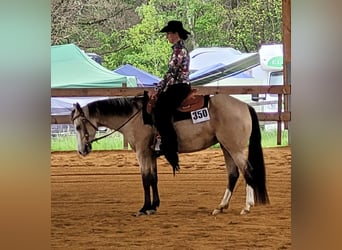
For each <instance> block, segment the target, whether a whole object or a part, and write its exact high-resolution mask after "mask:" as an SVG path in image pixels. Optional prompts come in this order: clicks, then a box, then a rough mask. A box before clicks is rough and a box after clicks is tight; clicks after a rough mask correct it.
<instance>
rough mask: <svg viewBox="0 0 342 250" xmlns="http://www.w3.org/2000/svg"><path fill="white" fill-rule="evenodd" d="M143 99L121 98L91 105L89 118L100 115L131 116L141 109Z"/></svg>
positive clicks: (104, 100)
mask: <svg viewBox="0 0 342 250" xmlns="http://www.w3.org/2000/svg"><path fill="white" fill-rule="evenodd" d="M140 103H141V98H139V97H133V98H132V97H120V98H109V99H103V100H98V101H94V102H91V103H89V104H88V105H87V106H88V110H89V116H96V115H97V114H99V115H104V116H106V115H119V116H123V115H130V114H132V113H133V111H134V109H139V108H141V105H140Z"/></svg>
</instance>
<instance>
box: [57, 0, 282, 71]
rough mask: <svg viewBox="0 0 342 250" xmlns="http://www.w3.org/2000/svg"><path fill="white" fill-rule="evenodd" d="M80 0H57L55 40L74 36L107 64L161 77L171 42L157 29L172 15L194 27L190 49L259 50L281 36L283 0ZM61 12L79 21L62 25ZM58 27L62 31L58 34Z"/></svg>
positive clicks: (74, 39)
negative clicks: (94, 0)
mask: <svg viewBox="0 0 342 250" xmlns="http://www.w3.org/2000/svg"><path fill="white" fill-rule="evenodd" d="M77 3H78V2H77V1H75V0H74V1H71V2H70V3H69V4H67V2H63V8H61V7H60V6H57V5H56V4H53V7H55V8H52V9H53V11H52V16H53V17H54V18H53V19H52V21H53V23H52V27H53V29H52V31H53V32H52V34H53V37H54V39H53V40H54V41H62V42H63V43H64V42H67V41H69V42H75V43H76V44H78V45H81V47H82V48H84V49H86V50H88V51H92V52H96V53H98V54H99V55H101V56H102V57H103V61H104V66H105V67H107V68H108V69H114V68H117V67H119V66H121V65H123V64H127V63H129V64H132V65H134V66H135V67H137V68H141V69H143V70H145V71H147V72H150V73H152V74H155V75H157V76H159V77H162V76H163V75H164V73H165V71H166V67H167V61H168V59H169V55H170V46H171V45H170V44H169V43H168V42H167V40H166V39H165V37H164V34H161V33H159V30H160V29H161V28H162V27H163V26H164V25H165V24H166V23H167V22H168V21H170V20H173V19H176V20H180V21H182V22H183V24H184V26H185V28H186V29H187V30H189V31H190V33H191V35H190V36H189V39H188V40H187V42H186V45H187V48H188V49H189V50H190V51H191V50H193V49H195V48H197V47H212V46H228V47H233V48H235V49H238V50H241V51H246V52H247V51H248V52H252V51H254V52H255V51H257V49H258V48H259V46H260V45H261V44H264V43H281V42H282V25H281V24H282V9H281V7H282V1H281V0H274V1H270V0H239V1H233V0H229V1H223V0H149V1H148V0H145V1H130V0H126V1H115V0H111V1H104V0H100V1H99V2H97V3H96V4H95V3H94V4H92V5H87V4H84V2H82V1H81V4H80V5H79V4H77ZM72 4H73V5H72ZM64 5H65V6H64ZM83 5H84V6H83ZM56 6H57V7H60V8H56ZM80 6H81V7H82V8H81V7H80ZM136 6H137V8H135V7H136ZM76 7H77V8H81V9H82V11H78V9H77V8H76ZM134 8H135V12H134V13H133V14H134V15H133V16H134V20H135V21H134V22H131V20H130V19H129V18H128V16H132V12H133V10H134ZM61 9H62V10H64V11H65V12H61V11H60V10H61ZM116 10H118V11H116ZM61 15H68V16H70V17H75V18H66V20H74V19H75V20H77V22H78V24H77V25H76V24H75V22H73V23H72V24H70V26H68V27H64V28H62V26H61V25H59V23H58V20H60V18H59V17H61ZM103 17H105V18H103ZM113 17H114V18H113ZM120 18H121V19H120ZM102 19H103V20H102ZM54 22H56V23H54ZM60 33H61V34H63V36H62V35H61V36H62V37H58V34H60ZM82 44H83V45H84V46H82Z"/></svg>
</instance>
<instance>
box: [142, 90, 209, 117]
mask: <svg viewBox="0 0 342 250" xmlns="http://www.w3.org/2000/svg"><path fill="white" fill-rule="evenodd" d="M196 92H197V89H191V91H190V93H189V94H188V96H187V97H186V98H185V99H184V100H183V102H182V103H181V105H180V106H179V107H178V108H177V110H178V111H179V112H191V111H194V110H197V109H200V108H202V107H203V106H204V95H198V94H196ZM152 96H153V95H152ZM156 101H157V98H156V96H154V97H153V98H149V99H148V102H147V106H146V110H147V113H149V114H151V113H152V108H153V107H154V106H155V103H156Z"/></svg>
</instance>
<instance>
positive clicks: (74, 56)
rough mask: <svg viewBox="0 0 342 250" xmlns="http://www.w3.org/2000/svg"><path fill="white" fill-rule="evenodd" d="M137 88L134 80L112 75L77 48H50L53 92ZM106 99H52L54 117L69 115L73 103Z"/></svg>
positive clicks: (61, 46) (132, 77)
mask: <svg viewBox="0 0 342 250" xmlns="http://www.w3.org/2000/svg"><path fill="white" fill-rule="evenodd" d="M123 83H124V84H126V86H127V87H137V79H136V77H135V76H124V75H120V74H118V73H115V72H112V71H110V70H108V69H106V68H104V67H103V66H101V65H100V64H98V63H97V62H95V61H94V60H93V59H91V58H90V57H89V56H88V55H87V54H86V53H85V52H83V51H82V50H81V49H80V48H79V47H77V46H76V45H74V44H66V45H56V46H51V88H120V87H122V84H123ZM104 98H106V97H103V96H100V97H69V98H68V97H52V98H51V114H54V115H65V114H70V111H71V110H72V108H73V103H76V102H78V103H80V104H81V105H82V106H83V105H86V104H87V103H89V102H91V101H95V100H98V99H104Z"/></svg>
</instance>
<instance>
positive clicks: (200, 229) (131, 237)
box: [51, 147, 291, 250]
mask: <svg viewBox="0 0 342 250" xmlns="http://www.w3.org/2000/svg"><path fill="white" fill-rule="evenodd" d="M264 155H265V163H266V171H267V186H268V192H269V196H270V201H271V204H270V205H267V206H256V207H253V208H252V210H251V213H249V214H247V215H240V214H239V213H240V211H241V209H242V208H243V206H244V202H245V183H244V181H243V179H242V178H241V177H240V179H239V181H238V183H237V186H236V189H235V192H234V194H233V197H232V200H231V203H230V207H229V208H228V210H225V212H224V213H221V214H219V215H217V216H212V215H211V212H212V210H213V209H214V208H215V207H216V206H217V205H218V204H219V202H220V201H221V198H222V195H223V194H224V191H225V187H226V170H225V165H224V160H223V156H222V153H221V151H220V150H219V149H208V150H204V151H201V152H197V153H191V154H181V155H180V165H181V172H180V173H178V174H177V175H176V177H173V175H172V170H171V167H170V166H169V165H168V164H167V163H166V161H165V160H164V158H163V157H161V158H160V159H158V171H159V194H160V200H161V204H160V207H159V210H158V212H157V213H156V214H154V215H150V216H140V217H134V216H133V215H134V214H135V213H136V212H137V211H138V210H139V209H140V208H141V207H142V205H143V188H142V184H141V177H140V174H139V167H138V164H137V161H136V158H135V154H134V152H131V151H97V152H96V151H95V152H92V153H91V154H90V155H88V156H87V157H80V156H79V155H77V153H76V151H75V152H58V153H52V154H51V190H52V191H51V249H177V250H178V249H291V149H290V148H289V147H281V148H270V149H264Z"/></svg>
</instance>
